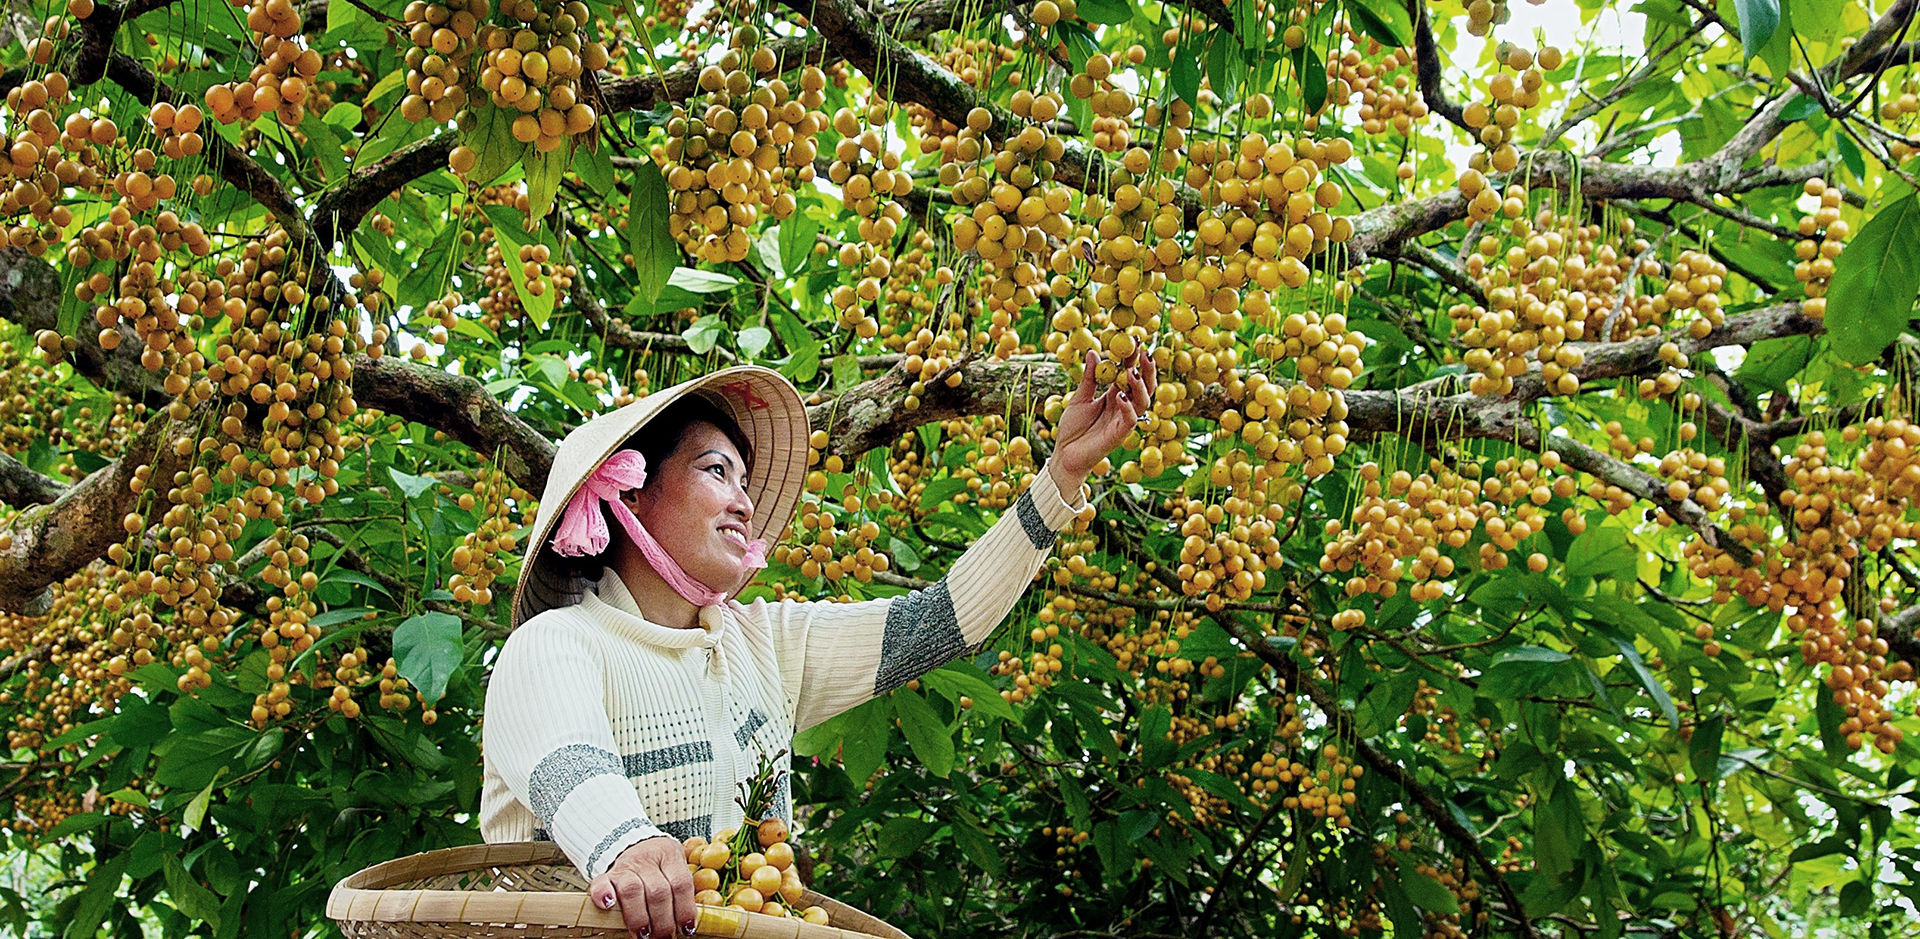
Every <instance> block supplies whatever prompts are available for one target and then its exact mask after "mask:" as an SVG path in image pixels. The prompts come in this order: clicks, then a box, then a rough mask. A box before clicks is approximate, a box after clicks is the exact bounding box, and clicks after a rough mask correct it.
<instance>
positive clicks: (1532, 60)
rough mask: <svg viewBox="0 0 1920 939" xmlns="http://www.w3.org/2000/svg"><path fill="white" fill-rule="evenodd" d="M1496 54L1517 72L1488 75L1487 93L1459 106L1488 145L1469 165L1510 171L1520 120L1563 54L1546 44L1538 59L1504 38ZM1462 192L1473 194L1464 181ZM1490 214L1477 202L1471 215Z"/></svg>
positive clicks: (1517, 158) (1533, 104)
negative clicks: (1479, 98)
mask: <svg viewBox="0 0 1920 939" xmlns="http://www.w3.org/2000/svg"><path fill="white" fill-rule="evenodd" d="M1476 2H1478V0H1476ZM1495 58H1496V59H1497V60H1498V61H1499V63H1500V65H1501V66H1502V67H1504V68H1505V69H1508V70H1511V71H1512V72H1513V73H1514V74H1508V73H1507V72H1506V71H1496V72H1495V74H1494V75H1493V77H1491V78H1489V79H1487V97H1486V98H1485V99H1484V100H1479V101H1473V102H1469V103H1468V104H1467V105H1466V107H1464V108H1462V109H1461V110H1460V117H1461V119H1462V120H1463V121H1464V122H1465V123H1466V125H1467V126H1468V127H1469V128H1472V129H1473V130H1474V131H1476V132H1477V133H1478V136H1479V140H1480V143H1481V144H1482V145H1483V146H1485V147H1486V149H1485V150H1483V151H1480V152H1477V153H1475V154H1474V155H1473V158H1472V159H1471V160H1470V161H1469V162H1468V166H1469V167H1470V168H1472V169H1475V170H1479V171H1481V172H1486V171H1488V170H1491V171H1493V172H1497V173H1507V172H1512V171H1513V169H1514V168H1515V167H1517V166H1519V165H1520V151H1519V149H1518V148H1516V147H1515V146H1514V144H1513V141H1514V136H1515V134H1516V132H1517V131H1518V129H1519V127H1520V122H1521V121H1522V120H1523V119H1524V118H1525V116H1526V114H1525V112H1526V111H1527V109H1529V108H1535V107H1539V105H1540V86H1542V85H1544V84H1546V80H1547V79H1546V72H1549V71H1552V70H1554V69H1557V68H1559V67H1560V63H1561V61H1562V59H1563V58H1564V56H1563V55H1562V53H1561V52H1560V50H1558V49H1556V48H1554V47H1552V46H1543V47H1542V48H1541V49H1540V54H1539V56H1538V58H1537V59H1536V57H1535V55H1534V53H1533V52H1532V51H1530V50H1528V49H1527V48H1525V47H1523V46H1517V45H1514V44H1513V43H1509V42H1502V43H1500V45H1499V46H1498V47H1497V48H1496V50H1495ZM1461 195H1464V196H1466V197H1467V198H1469V199H1472V198H1474V194H1473V193H1470V192H1468V191H1467V190H1466V187H1465V186H1464V185H1463V186H1462V188H1461ZM1490 214H1491V213H1488V212H1485V211H1484V208H1483V206H1481V205H1479V204H1475V205H1473V206H1472V207H1471V211H1470V213H1469V218H1472V219H1474V220H1475V221H1481V220H1484V219H1485V218H1487V217H1489V216H1490Z"/></svg>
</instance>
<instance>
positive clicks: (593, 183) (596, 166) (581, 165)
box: [573, 141, 652, 224]
mask: <svg viewBox="0 0 1920 939" xmlns="http://www.w3.org/2000/svg"><path fill="white" fill-rule="evenodd" d="M648 165H649V166H651V165H652V164H648ZM573 171H574V172H575V173H576V174H578V175H579V176H580V181H581V182H583V183H586V184H587V185H588V186H589V187H590V188H592V189H593V191H594V192H600V193H611V192H613V148H612V147H609V146H607V145H606V143H605V142H604V141H603V142H602V143H601V144H600V145H599V146H597V147H589V146H587V145H586V144H578V145H576V146H575V147H574V148H573ZM628 224H632V223H631V222H629V223H628Z"/></svg>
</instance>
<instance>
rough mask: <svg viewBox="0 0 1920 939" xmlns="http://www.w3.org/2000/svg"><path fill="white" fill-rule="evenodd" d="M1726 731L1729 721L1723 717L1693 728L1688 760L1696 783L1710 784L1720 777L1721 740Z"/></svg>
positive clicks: (1703, 722)
mask: <svg viewBox="0 0 1920 939" xmlns="http://www.w3.org/2000/svg"><path fill="white" fill-rule="evenodd" d="M1726 731H1727V721H1726V718H1723V717H1710V718H1708V719H1706V720H1704V721H1701V722H1700V723H1699V724H1698V725H1697V726H1695V727H1694V728H1693V741H1692V744H1691V745H1690V747H1689V751H1688V757H1687V758H1688V763H1689V765H1691V766H1692V767H1693V778H1694V780H1695V781H1698V782H1702V783H1708V782H1712V781H1714V780H1715V779H1718V778H1719V777H1720V739H1721V737H1723V736H1724V735H1725V734H1726Z"/></svg>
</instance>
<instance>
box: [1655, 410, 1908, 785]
mask: <svg viewBox="0 0 1920 939" xmlns="http://www.w3.org/2000/svg"><path fill="white" fill-rule="evenodd" d="M1840 436H1841V438H1842V439H1843V440H1844V441H1846V442H1847V443H1848V444H1857V443H1859V442H1860V441H1861V440H1862V438H1865V440H1866V444H1865V446H1864V447H1863V448H1862V452H1861V456H1860V458H1859V460H1858V462H1857V463H1856V465H1855V466H1853V467H1848V466H1846V465H1845V464H1843V463H1840V462H1838V461H1836V460H1834V458H1833V455H1832V454H1831V453H1830V451H1829V450H1828V440H1827V434H1826V432H1824V431H1814V432H1810V433H1808V434H1806V435H1805V436H1804V437H1802V438H1801V440H1800V442H1799V443H1798V444H1796V445H1795V446H1794V448H1793V449H1792V450H1791V451H1790V452H1789V453H1788V454H1787V455H1786V459H1785V460H1784V461H1783V466H1784V470H1785V472H1786V475H1787V478H1788V480H1789V481H1790V483H1791V486H1792V488H1791V489H1789V490H1787V491H1785V492H1783V493H1782V494H1781V495H1780V503H1781V508H1782V514H1781V517H1780V522H1781V523H1782V527H1783V528H1784V529H1785V533H1786V535H1787V540H1786V541H1785V542H1784V543H1780V544H1772V543H1770V535H1771V531H1770V530H1769V529H1770V526H1768V525H1767V524H1766V518H1767V513H1766V506H1765V504H1764V503H1760V504H1757V505H1755V506H1753V507H1752V508H1751V509H1747V510H1745V511H1739V512H1729V517H1730V518H1732V519H1733V520H1734V522H1735V524H1734V527H1733V529H1732V530H1731V531H1730V534H1733V535H1734V536H1735V537H1736V538H1739V539H1741V540H1742V541H1743V542H1745V543H1747V544H1750V545H1752V546H1754V548H1755V550H1754V551H1753V556H1752V559H1751V561H1750V562H1749V563H1747V564H1744V565H1743V564H1740V563H1738V562H1736V561H1735V560H1734V559H1733V558H1732V557H1731V556H1730V555H1728V554H1727V553H1726V552H1725V551H1724V550H1722V549H1718V548H1714V547H1712V546H1709V545H1706V544H1705V543H1704V541H1703V540H1695V541H1693V542H1690V543H1689V544H1688V545H1687V547H1686V549H1685V557H1686V558H1687V559H1688V562H1689V566H1690V570H1691V571H1692V573H1693V574H1694V576H1696V577H1700V578H1702V579H1710V580H1712V581H1713V582H1714V583H1715V585H1716V596H1720V597H1729V596H1733V595H1737V596H1739V597H1741V598H1742V599H1744V600H1745V601H1746V602H1747V603H1748V604H1749V605H1751V606H1754V607H1756V608H1766V609H1771V610H1775V611H1782V610H1785V609H1786V608H1787V607H1789V606H1791V607H1793V608H1794V612H1793V613H1791V614H1789V615H1788V616H1787V620H1786V624H1787V628H1788V630H1789V631H1790V632H1791V633H1792V634H1793V635H1794V636H1795V637H1796V638H1797V639H1798V641H1799V644H1800V653H1801V657H1802V659H1803V661H1805V662H1806V663H1807V664H1808V665H1815V666H1817V665H1822V664H1824V665H1827V666H1828V668H1829V671H1828V674H1827V685H1828V687H1829V688H1830V689H1831V690H1832V691H1833V694H1834V702H1835V703H1836V704H1839V705H1840V706H1841V707H1842V708H1843V709H1844V711H1845V713H1846V722H1845V724H1844V725H1843V728H1842V729H1843V732H1844V733H1845V735H1846V739H1847V743H1848V745H1849V746H1852V747H1855V748H1858V747H1861V746H1863V745H1865V743H1866V741H1867V740H1869V739H1871V740H1872V742H1873V744H1874V746H1876V747H1877V748H1879V749H1880V750H1881V751H1882V752H1886V753H1891V752H1893V750H1894V748H1895V747H1896V746H1897V745H1898V744H1899V742H1900V740H1901V739H1902V736H1903V735H1902V732H1901V731H1900V729H1899V728H1898V727H1896V726H1894V725H1893V724H1892V723H1891V721H1892V715H1891V713H1890V712H1889V711H1888V709H1887V707H1886V705H1885V700H1884V699H1885V697H1886V695H1887V694H1888V692H1889V690H1890V689H1889V685H1890V683H1891V682H1893V681H1904V680H1911V678H1912V675H1913V670H1912V667H1911V665H1910V664H1909V663H1906V662H1891V661H1889V658H1888V647H1887V644H1886V641H1885V640H1884V639H1882V638H1881V637H1880V636H1878V635H1877V633H1876V629H1875V625H1874V624H1875V620H1876V618H1877V617H1878V616H1880V615H1882V614H1884V613H1886V612H1888V611H1889V609H1890V601H1889V600H1882V601H1881V603H1880V605H1879V606H1877V607H1875V606H1872V605H1871V602H1872V601H1871V598H1870V597H1868V599H1866V600H1865V601H1863V602H1862V605H1863V606H1865V607H1866V608H1863V609H1852V610H1843V609H1842V606H1843V604H1848V603H1851V602H1854V601H1853V600H1851V599H1849V598H1851V597H1852V596H1853V594H1852V593H1851V592H1850V591H1849V587H1850V586H1851V580H1852V578H1853V577H1854V575H1855V568H1856V565H1857V564H1858V559H1859V557H1860V555H1861V554H1863V553H1873V552H1877V551H1879V550H1881V549H1882V548H1884V547H1885V546H1886V545H1887V544H1889V543H1890V542H1891V541H1892V540H1894V539H1895V538H1905V537H1908V536H1909V535H1911V533H1912V528H1913V526H1912V523H1911V522H1909V521H1908V520H1907V518H1906V512H1905V507H1906V506H1907V505H1908V504H1909V503H1908V498H1909V497H1910V494H1911V492H1912V491H1913V489H1914V488H1915V482H1916V480H1920V464H1916V462H1915V460H1914V454H1915V453H1916V450H1920V426H1916V425H1914V424H1912V423H1911V422H1909V421H1907V420H1906V419H1904V418H1874V419H1873V420H1871V421H1868V422H1866V423H1865V424H1863V425H1854V426H1849V427H1847V428H1845V429H1844V430H1842V431H1841V433H1840ZM1736 508H1741V507H1736ZM1750 516H1751V517H1750ZM1848 613H1851V617H1849V616H1848Z"/></svg>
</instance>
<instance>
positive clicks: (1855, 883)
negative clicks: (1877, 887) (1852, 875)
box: [1840, 880, 1873, 917]
mask: <svg viewBox="0 0 1920 939" xmlns="http://www.w3.org/2000/svg"><path fill="white" fill-rule="evenodd" d="M1872 909H1873V885H1871V884H1869V883H1867V882H1866V881H1863V880H1850V881H1848V882H1847V883H1846V884H1845V885H1844V886H1842V887H1841V888H1840V915H1841V916H1846V917H1854V916H1861V915H1864V914H1866V913H1867V912H1869V911H1871V910H1872Z"/></svg>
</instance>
